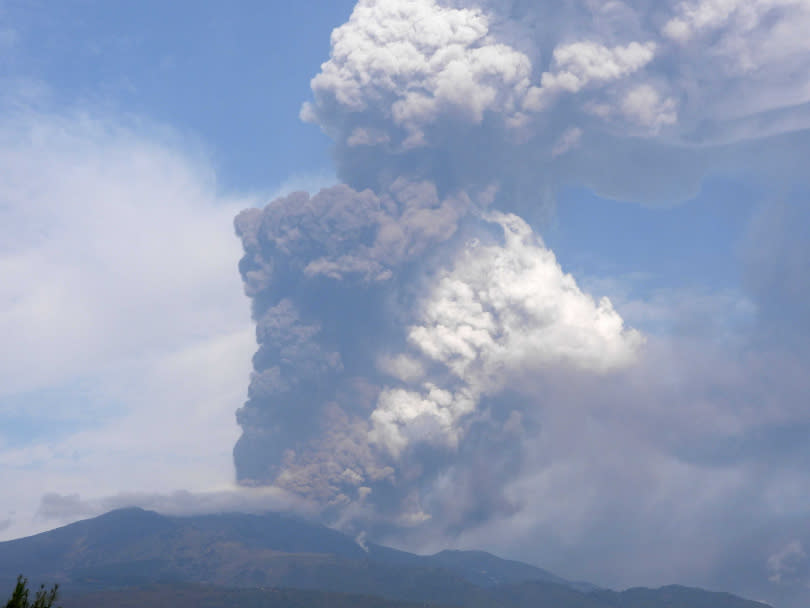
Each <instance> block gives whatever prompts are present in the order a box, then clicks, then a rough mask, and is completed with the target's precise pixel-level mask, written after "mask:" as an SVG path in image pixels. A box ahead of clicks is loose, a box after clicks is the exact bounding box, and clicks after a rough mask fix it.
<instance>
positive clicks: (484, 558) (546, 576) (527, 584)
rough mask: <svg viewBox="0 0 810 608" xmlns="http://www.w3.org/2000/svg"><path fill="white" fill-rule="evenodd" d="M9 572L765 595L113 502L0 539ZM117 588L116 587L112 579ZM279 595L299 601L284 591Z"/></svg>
mask: <svg viewBox="0 0 810 608" xmlns="http://www.w3.org/2000/svg"><path fill="white" fill-rule="evenodd" d="M20 573H23V574H25V575H26V576H27V577H29V579H30V580H31V581H32V583H36V584H39V583H40V582H42V583H46V584H50V583H59V584H60V585H61V587H62V589H63V590H64V592H65V593H66V597H67V598H74V600H75V598H76V597H78V596H80V595H81V597H83V598H84V600H83V601H85V603H86V604H87V605H88V606H89V605H94V604H93V599H92V598H93V597H96V598H98V597H100V596H99V595H98V594H99V593H102V594H106V595H105V596H104V597H107V598H108V600H107V601H113V600H112V599H109V598H113V597H119V600H120V601H119V603H115V602H113V603H110V604H108V605H109V606H115V605H121V606H125V605H129V604H127V603H126V601H127V600H125V599H124V598H125V597H130V598H131V597H132V594H136V593H137V594H147V595H149V594H150V593H151V594H152V595H154V594H155V593H157V594H158V595H160V596H161V597H163V598H166V597H169V596H171V597H175V596H176V597H175V600H177V602H180V603H177V604H176V605H181V604H182V601H181V599H177V598H181V597H185V598H187V599H188V598H191V597H198V599H199V597H201V596H204V597H205V598H207V599H206V602H207V604H206V605H211V606H223V607H225V606H228V605H230V604H229V603H228V602H230V601H231V600H230V599H228V598H233V597H237V596H239V594H238V593H236V591H234V589H238V588H241V589H250V588H253V589H258V591H261V589H262V588H264V589H265V591H267V589H268V588H273V589H278V588H287V589H300V590H310V591H315V590H317V591H320V592H324V593H351V594H363V595H364V596H366V597H370V596H378V599H379V598H385V599H386V600H398V601H405V602H417V603H420V602H421V603H428V602H429V603H433V604H444V605H448V606H470V607H472V608H494V607H495V606H505V607H511V608H523V607H528V606H533V607H538V606H539V607H542V606H554V607H555V608H566V607H570V608H636V607H637V606H638V607H640V606H642V605H643V606H644V607H645V608H657V607H659V606H660V607H661V608H664V607H665V608H681V607H683V608H687V607H688V608H700V607H703V606H706V607H707V608H708V607H709V606H712V607H713V608H714V607H717V608H720V607H722V608H762V606H764V605H763V604H759V603H756V602H749V601H746V600H742V599H740V598H737V597H734V596H731V595H726V594H721V595H722V598H720V596H719V595H716V594H710V593H709V592H705V591H701V590H695V589H686V588H682V587H672V588H669V587H667V588H663V589H660V590H628V591H626V592H614V591H607V590H602V589H599V588H597V587H595V586H593V585H589V584H588V583H580V582H570V581H567V580H566V579H564V578H562V577H559V576H557V575H555V574H552V573H550V572H548V571H546V570H543V569H541V568H537V567H535V566H532V565H529V564H524V563H522V562H516V561H512V560H505V559H501V558H499V557H496V556H494V555H491V554H489V553H485V552H482V551H442V552H440V553H437V554H435V555H430V556H422V555H416V554H413V553H408V552H405V551H399V550H396V549H392V548H389V547H384V546H382V545H373V544H372V545H369V546H368V547H367V548H366V549H364V548H362V547H360V546H359V545H358V544H357V543H356V542H355V541H354V540H353V539H351V538H350V537H348V536H346V535H344V534H342V533H340V532H337V531H335V530H332V529H330V528H327V527H325V526H322V525H319V524H314V523H311V522H308V521H304V520H302V519H297V518H295V517H290V516H286V515H281V514H278V513H267V514H263V515H249V514H238V513H229V514H217V515H195V516H183V517H177V516H165V515H160V514H158V513H154V512H151V511H144V510H142V509H137V508H130V509H121V510H117V511H112V512H110V513H106V514H104V515H101V516H99V517H96V518H93V519H88V520H84V521H80V522H76V523H73V524H70V525H68V526H64V527H62V528H58V529H56V530H52V531H50V532H45V533H42V534H38V535H36V536H31V537H28V538H22V539H17V540H13V541H7V542H3V543H0V585H3V586H4V587H5V588H8V589H11V588H12V586H13V581H14V580H15V579H16V576H17V575H18V574H20ZM156 584H159V585H161V586H160V587H159V591H155V587H154V585H156ZM189 585H198V587H193V588H190V587H189ZM120 588H127V591H126V592H116V591H114V590H116V589H120ZM190 589H193V592H192V591H190ZM229 589H230V590H229ZM258 591H257V593H258ZM88 593H89V594H90V595H87V594H88ZM115 593H119V595H118V596H116V595H115ZM267 593H270V592H269V591H267ZM290 593H292V592H290ZM111 594H112V595H111ZM127 594H129V595H127ZM201 594H202V595H201ZM234 594H235V595H234ZM282 595H283V594H282ZM150 597H151V596H150ZM250 597H251V598H252V599H251V602H254V600H255V602H258V603H256V604H255V605H265V604H266V605H267V606H275V605H279V606H281V604H277V601H278V600H279V598H280V597H282V596H281V595H279V594H278V593H276V594H275V595H273V594H270V595H267V596H265V595H262V594H261V593H259V595H255V596H250ZM284 597H285V598H287V599H285V600H284V601H287V600H289V601H291V602H293V603H294V602H295V601H298V600H297V599H295V598H296V597H297V596H294V594H292V595H289V597H288V596H284ZM318 597H320V596H318ZM217 598H218V599H217ZM290 598H292V599H290ZM143 599H144V601H145V602H146V603H147V604H149V605H152V602H151V600H150V601H147V598H146V597H145V596H144V597H143ZM321 599H323V598H322V597H321ZM721 600H722V601H721ZM115 601H118V600H115ZM156 601H157V600H156ZM188 601H189V602H191V603H190V604H189V605H194V603H193V601H192V600H191V599H188ZM234 601H236V600H234ZM319 601H320V600H319ZM341 601H348V600H345V598H343V599H340V598H337V597H336V598H335V605H339V604H340V602H341ZM364 601H365V600H364ZM375 601H377V600H375ZM211 602H213V603H211ZM217 602H220V603H219V604H217ZM262 602H265V604H263V603H262ZM268 602H269V603H268ZM273 602H276V604H274V603H273ZM712 602H714V603H712ZM718 602H720V603H718ZM361 603H362V602H361ZM67 605H68V606H69V605H70V603H69V602H68V604H67ZM234 605H236V604H234ZM291 605H292V604H291Z"/></svg>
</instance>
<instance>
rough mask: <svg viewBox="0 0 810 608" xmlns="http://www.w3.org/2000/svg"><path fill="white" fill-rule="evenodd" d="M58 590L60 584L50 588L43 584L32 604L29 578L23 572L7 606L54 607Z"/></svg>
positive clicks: (24, 607) (8, 607) (20, 607)
mask: <svg viewBox="0 0 810 608" xmlns="http://www.w3.org/2000/svg"><path fill="white" fill-rule="evenodd" d="M58 591H59V585H54V586H53V587H51V588H50V589H45V585H41V586H40V588H39V591H37V593H36V595H35V596H34V603H33V604H32V603H31V602H30V600H29V597H30V593H29V591H28V579H26V578H24V577H23V575H22V574H21V575H20V576H18V577H17V586H16V587H14V593H12V594H11V599H10V600H9V601H8V603H7V604H6V608H53V605H54V602H56V598H57V595H58Z"/></svg>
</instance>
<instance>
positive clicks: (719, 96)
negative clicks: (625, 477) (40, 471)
mask: <svg viewBox="0 0 810 608" xmlns="http://www.w3.org/2000/svg"><path fill="white" fill-rule="evenodd" d="M766 9H767V10H766ZM766 17H767V20H766ZM774 20H775V21H774ZM766 21H767V23H771V22H775V23H778V25H779V28H778V31H781V32H793V31H799V30H797V29H796V28H800V27H805V26H810V11H808V10H807V6H806V3H801V2H787V1H785V2H777V1H775V0H774V1H773V2H764V3H760V4H758V5H757V6H756V7H753V6H749V5H748V4H745V3H741V2H727V3H725V4H723V6H722V7H720V5H719V4H717V3H716V2H715V3H711V2H709V3H700V2H681V1H678V2H663V3H650V2H646V1H642V0H633V1H627V2H607V3H604V2H586V1H583V2H578V1H569V2H563V3H543V2H531V3H529V2H520V1H508V0H480V1H479V2H475V1H465V0H443V1H441V0H360V1H359V2H358V4H357V6H356V7H355V9H354V11H353V13H352V15H351V17H350V19H349V21H348V22H347V23H345V24H344V25H342V26H340V27H339V28H337V29H336V30H335V31H334V32H333V34H332V51H331V56H330V57H329V59H328V60H327V61H326V62H325V63H324V64H323V65H322V69H321V72H320V73H319V74H317V75H316V76H315V78H314V79H313V80H312V92H313V98H312V100H311V101H310V102H308V103H306V104H305V105H304V107H303V108H302V112H301V117H302V118H303V119H304V120H306V121H309V122H312V123H315V124H317V125H318V126H319V127H320V128H321V129H322V130H323V131H324V132H325V133H327V134H328V135H329V136H330V137H331V138H332V139H333V140H334V142H335V152H336V162H337V169H338V172H339V175H340V177H341V178H342V179H343V180H344V181H345V182H346V185H338V186H335V187H333V188H329V189H326V190H323V191H321V192H320V193H318V194H316V195H314V196H311V197H310V196H309V195H306V194H302V193H298V194H293V195H291V196H288V197H285V198H281V199H279V200H276V201H273V202H271V203H270V204H269V205H268V206H267V207H266V208H265V209H263V210H259V209H251V210H247V211H244V212H243V213H242V214H240V215H239V217H238V218H237V219H236V229H237V233H238V235H239V236H240V237H241V239H242V242H243V245H244V250H245V256H244V258H243V260H242V262H241V264H240V270H241V272H242V276H243V279H244V282H245V288H246V293H247V295H248V296H249V297H250V298H251V299H252V303H253V317H254V319H255V321H256V325H257V341H258V345H259V349H258V351H257V353H256V355H255V357H254V359H253V367H254V372H253V376H252V379H251V384H250V389H249V396H248V400H247V403H245V405H244V407H243V408H241V409H240V410H239V412H238V420H239V424H240V425H241V426H242V429H243V435H242V437H241V439H240V440H239V442H238V444H237V446H236V448H235V460H236V466H237V473H238V477H239V480H240V481H241V482H242V483H246V484H262V485H269V484H275V485H278V486H281V487H284V488H286V489H288V490H291V491H293V492H295V493H297V494H300V495H302V496H305V497H307V498H310V499H311V500H313V501H315V502H316V503H318V504H321V505H323V506H324V507H326V508H329V509H332V510H334V512H335V513H337V514H340V517H344V518H349V519H351V518H353V517H364V518H371V519H375V518H376V519H377V520H379V521H387V522H394V523H399V524H406V525H415V524H419V523H420V522H423V521H425V520H427V519H431V520H432V521H434V522H436V521H438V522H440V525H447V526H464V525H466V524H468V523H469V522H471V521H477V520H485V519H487V518H490V517H493V516H495V515H497V514H498V513H500V512H504V511H506V512H508V511H510V510H513V509H516V508H518V506H517V505H515V504H513V503H514V501H512V500H510V499H508V498H507V493H506V492H505V491H504V488H505V487H506V486H507V485H508V483H509V480H510V479H511V478H513V477H514V476H516V475H518V474H519V473H520V471H521V467H522V465H523V449H524V447H523V446H525V445H526V444H527V442H528V441H535V442H536V441H537V428H538V424H539V422H538V421H539V419H540V418H541V416H540V413H542V412H544V411H553V410H555V409H560V408H565V407H566V404H565V403H560V402H558V401H554V400H552V399H548V400H547V399H546V398H545V393H544V391H543V390H542V386H543V382H544V379H557V384H558V385H559V383H560V382H563V381H562V380H559V379H560V378H567V379H568V380H567V381H570V382H574V383H576V382H578V381H579V380H577V378H579V379H580V380H581V379H583V378H585V377H586V376H587V377H598V376H601V375H605V374H611V373H614V372H615V371H617V370H621V369H623V368H627V367H628V366H630V365H632V364H633V362H634V360H635V359H636V357H637V354H638V350H639V348H640V345H641V344H642V342H643V340H642V338H641V336H640V335H639V334H638V333H637V332H635V331H633V330H630V329H627V328H625V327H624V323H623V321H622V319H621V317H620V316H619V314H618V313H617V312H616V311H615V310H614V309H613V307H612V305H611V303H610V302H609V301H608V300H606V299H603V300H600V301H598V302H597V301H595V300H594V299H593V298H591V296H589V295H587V294H585V293H583V292H582V291H581V290H580V289H579V287H578V286H577V284H576V283H575V281H574V279H573V278H572V277H571V276H570V275H566V274H565V273H563V271H562V270H561V269H560V267H559V265H558V264H557V262H556V260H555V257H554V255H553V254H552V252H551V251H549V250H548V249H547V248H546V247H545V246H544V245H543V243H542V241H541V240H540V238H539V237H538V236H536V235H535V234H534V233H533V230H532V228H531V227H530V226H529V224H528V223H527V222H526V221H524V220H523V219H521V218H520V217H518V216H517V215H515V214H514V213H515V211H517V210H525V211H527V212H529V213H530V214H534V212H533V208H534V207H536V205H538V204H542V203H543V202H544V201H547V199H548V194H549V193H551V194H553V193H554V191H555V190H556V189H557V188H559V187H561V186H564V185H565V184H569V183H574V184H576V185H579V186H589V187H591V188H592V189H594V190H595V191H597V192H598V193H601V194H610V195H612V196H616V197H620V198H624V199H638V200H643V201H644V202H646V203H649V204H655V203H660V202H662V201H671V200H673V199H677V198H679V197H681V198H682V197H683V196H686V195H688V194H689V193H691V192H692V191H694V189H695V187H696V185H697V184H698V183H699V181H700V178H701V176H702V175H703V172H705V171H706V170H707V167H710V166H717V163H718V161H717V158H720V156H718V155H717V154H715V151H716V150H718V149H720V148H719V146H720V145H721V144H722V145H723V146H730V145H733V144H735V142H737V143H739V142H752V141H753V142H756V141H757V140H758V139H759V138H762V137H765V136H772V135H778V134H780V133H788V132H790V131H791V130H794V129H797V128H801V127H802V125H804V126H806V125H810V114H808V112H807V111H806V109H807V107H810V106H807V107H805V106H800V105H797V104H802V103H807V102H810V97H808V94H807V91H809V90H810V89H808V88H806V87H804V86H803V85H800V84H797V83H800V81H801V82H810V68H808V66H810V62H808V61H806V60H807V59H808V51H807V49H806V48H805V47H806V45H803V43H800V41H798V40H799V39H798V38H795V37H791V36H786V37H781V38H780V37H778V36H776V33H775V32H777V28H776V27H774V28H772V29H770V30H769V29H767V28H765V26H763V27H762V28H760V30H761V32H762V36H760V37H750V38H745V39H743V38H741V37H740V34H741V32H742V31H750V28H752V27H757V26H758V24H760V23H761V24H765V23H766ZM746 28H748V29H746ZM803 31H806V28H805V30H803ZM686 41H690V44H688V45H687V44H685V42H686ZM797 41H798V42H797ZM777 42H779V44H776V43H777ZM696 49H697V50H696ZM766 51H767V52H766ZM786 56H790V57H792V60H791V61H790V62H786V61H784V58H785V57H786ZM794 60H795V61H794ZM788 64H789V65H790V66H792V67H791V69H787V68H786V67H785V65H788ZM798 73H801V74H802V75H803V78H802V79H797V78H795V76H796V74H798ZM805 76H806V78H804V77H805ZM760 86H766V87H767V90H768V91H770V94H769V95H768V96H762V95H759V94H757V93H756V91H758V90H759V87H760ZM730 95H733V96H734V98H735V99H746V100H748V101H747V105H744V106H741V105H740V104H734V107H736V108H738V110H739V111H738V112H737V114H736V115H734V116H730V115H729V114H728V112H727V111H726V108H727V107H728V104H725V103H724V101H728V100H729V99H730V97H729V96H730ZM763 113H767V115H768V117H769V118H768V120H767V121H765V120H760V119H759V117H760V116H761V115H762V114H763ZM724 149H725V150H726V151H727V150H728V148H724ZM773 149H776V148H773ZM740 150H742V151H741V152H740V154H738V155H737V157H735V158H736V161H735V162H737V161H740V159H741V158H743V159H744V157H745V154H750V152H751V151H752V150H753V151H754V152H755V151H756V150H754V148H752V147H750V146H749V147H748V148H745V146H743V147H742V148H740ZM777 157H778V154H777ZM793 157H795V154H792V155H790V158H793ZM787 158H789V156H787V155H786V156H785V157H784V159H787ZM784 159H783V160H784ZM780 162H781V161H775V164H780ZM781 164H782V165H783V166H787V163H781ZM738 165H739V162H738ZM743 165H744V163H743ZM739 166H742V165H739ZM473 471H475V474H473V473H472V472H473ZM487 471H490V473H487Z"/></svg>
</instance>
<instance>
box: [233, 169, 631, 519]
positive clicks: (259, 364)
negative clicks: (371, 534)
mask: <svg viewBox="0 0 810 608" xmlns="http://www.w3.org/2000/svg"><path fill="white" fill-rule="evenodd" d="M488 203H489V198H488V196H487V195H486V194H485V195H484V196H483V197H478V198H477V199H475V200H473V199H471V198H470V197H468V196H467V195H464V194H457V195H454V196H450V197H447V198H444V199H442V198H440V197H439V196H438V194H437V189H436V188H435V187H434V186H432V185H431V184H429V183H424V182H422V183H409V182H406V181H403V180H399V181H397V182H395V183H394V184H392V187H391V189H390V190H389V191H388V192H387V193H385V194H383V195H377V194H374V193H373V192H371V191H368V190H367V191H363V192H356V191H354V190H352V189H350V188H349V187H347V186H343V185H340V186H335V187H333V188H329V189H326V190H322V191H321V192H320V193H318V194H317V195H315V196H312V197H310V196H309V195H307V194H303V193H298V194H293V195H290V196H288V197H286V198H282V199H279V200H276V201H273V202H272V203H270V204H269V205H268V206H267V207H266V208H265V209H263V210H258V209H251V210H247V211H244V212H243V213H241V214H240V215H239V216H238V217H237V219H236V228H237V232H238V234H239V236H240V237H241V238H242V241H243V244H244V248H245V256H244V258H243V259H242V262H241V264H240V269H241V271H242V275H243V278H244V281H245V285H246V291H247V293H248V295H249V296H250V297H251V298H252V300H253V315H254V318H255V320H256V323H257V332H256V333H257V341H258V343H259V350H258V351H257V353H256V355H255V356H254V358H253V365H254V370H255V371H254V374H253V377H252V380H251V384H250V390H249V399H248V401H247V403H246V404H245V406H244V407H243V408H242V409H241V410H240V411H239V413H238V420H239V423H240V424H241V426H242V428H243V435H242V438H241V439H240V441H239V443H238V445H237V446H236V449H235V458H236V465H237V472H238V476H239V479H240V481H241V482H242V483H245V484H259V485H267V484H274V485H278V486H280V487H282V488H284V489H286V490H290V491H292V492H294V493H296V494H298V495H301V496H304V497H306V498H308V499H311V500H313V501H315V502H316V503H319V504H321V505H323V506H326V507H334V508H338V507H341V508H346V507H352V508H353V509H354V510H357V509H360V510H362V511H363V512H364V513H365V515H364V517H371V518H372V519H381V520H383V521H394V522H397V523H406V524H414V523H419V522H420V521H423V520H425V519H428V518H430V517H432V516H433V515H434V513H435V512H436V510H437V509H438V510H439V511H441V510H442V508H443V507H442V506H441V502H442V500H443V498H444V493H445V492H446V491H447V488H445V489H443V490H441V491H439V490H437V487H436V484H444V485H448V484H449V483H450V482H449V481H448V477H447V474H448V472H449V471H451V470H452V471H453V475H457V476H458V475H460V476H462V477H463V476H464V475H467V474H468V473H469V471H467V472H466V473H465V472H464V469H465V467H468V466H470V464H471V463H470V461H468V460H467V459H466V458H460V456H459V455H460V454H463V453H466V452H474V453H477V455H478V457H490V456H491V457H492V458H500V457H503V456H502V455H506V454H509V453H510V452H512V451H513V450H511V449H508V448H507V446H508V439H509V437H510V436H511V437H513V436H514V435H515V434H516V433H518V434H519V433H520V432H521V428H522V423H523V421H524V419H525V416H526V415H525V413H524V412H523V411H522V410H523V409H524V407H526V406H525V405H524V404H523V403H522V402H520V400H518V401H513V400H509V399H502V398H501V396H502V394H503V393H504V390H505V388H506V387H507V384H508V383H509V381H510V379H514V378H518V377H520V376H521V375H524V374H532V373H533V371H534V370H537V369H551V368H559V369H581V370H587V371H589V372H593V373H606V372H609V371H611V370H614V369H619V368H622V367H625V366H627V365H629V364H630V363H632V361H633V360H634V358H635V356H636V352H637V349H638V347H639V346H640V344H641V338H640V336H639V335H638V334H637V333H636V332H634V331H631V330H627V329H625V328H624V326H623V322H622V319H621V318H620V317H619V315H618V314H617V313H616V312H615V311H614V310H613V308H612V307H611V304H610V302H609V301H607V300H606V299H605V300H602V301H600V302H598V303H597V302H594V300H593V299H592V298H591V297H590V296H588V295H587V294H584V293H583V292H582V291H581V290H580V289H579V288H578V287H577V285H576V283H575V281H574V280H573V278H572V277H571V276H570V275H566V274H564V273H563V272H562V270H561V269H560V267H559V265H558V264H557V262H556V259H555V258H554V255H553V254H552V253H551V252H550V251H549V250H548V249H546V248H545V247H544V246H543V244H542V242H541V241H540V240H539V239H538V238H537V237H536V236H534V235H533V233H532V230H531V228H530V227H529V226H528V225H527V224H526V223H525V222H523V221H522V220H521V219H520V218H518V217H516V216H513V215H503V214H500V213H495V212H487V211H485V210H484V208H485V207H486V205H487V204H488ZM528 407H531V406H528ZM490 452H491V453H490ZM514 457H517V456H516V455H515V456H514ZM506 481H507V477H504V478H503V480H502V481H501V483H505V482H506ZM481 500H491V497H488V496H486V495H485V494H481V495H480V497H479V498H478V499H477V500H471V501H470V504H469V507H468V509H467V510H469V511H476V510H481V505H480V504H479V503H480V501H481ZM489 510H490V507H487V508H486V509H483V511H486V512H489Z"/></svg>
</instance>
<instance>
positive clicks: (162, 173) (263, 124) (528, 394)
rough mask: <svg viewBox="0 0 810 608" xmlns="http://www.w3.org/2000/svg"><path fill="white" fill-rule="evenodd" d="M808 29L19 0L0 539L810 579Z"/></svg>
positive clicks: (620, 5)
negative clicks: (289, 536)
mask: <svg viewBox="0 0 810 608" xmlns="http://www.w3.org/2000/svg"><path fill="white" fill-rule="evenodd" d="M808 32H810V2H808V0H746V1H743V0H683V1H670V0H665V1H658V2H651V1H646V0H626V1H619V0H614V1H609V0H608V1H598V0H576V1H574V0H563V1H560V2H545V1H540V0H535V1H533V2H527V1H521V0H513V1H509V0H478V1H476V0H360V1H359V2H357V3H356V4H354V3H352V2H329V3H327V2H322V3H321V2H316V3H309V4H308V5H307V6H306V7H303V8H294V7H292V6H288V3H276V2H265V3H259V2H251V1H247V0H245V1H242V2H237V3H228V4H226V3H221V2H217V1H214V0H207V1H205V2H200V3H186V2H177V3H172V7H170V8H166V7H164V6H162V5H159V4H157V3H152V2H145V3H142V4H139V5H138V7H137V8H134V7H133V6H131V5H129V4H128V3H123V2H111V3H98V2H92V1H89V0H68V1H66V2H63V3H59V6H58V7H55V6H54V5H52V4H49V3H41V2H16V1H7V2H2V1H0V109H2V112H0V331H2V335H3V336H4V337H5V338H4V343H5V348H4V349H3V351H2V352H1V353H0V380H2V381H1V382H0V475H2V479H3V481H4V484H3V485H4V487H5V488H9V489H13V490H11V491H4V493H3V495H2V498H0V538H4V539H8V538H15V537H18V536H22V535H24V534H30V533H33V532H37V531H41V530H44V529H47V528H51V527H53V526H55V525H58V524H60V523H66V522H69V521H74V520H76V519H80V518H82V517H86V516H88V515H92V514H96V513H100V512H102V511H104V510H107V509H109V508H112V507H115V506H122V505H139V506H144V507H148V508H153V509H156V510H159V511H163V512H167V513H188V512H207V511H211V512H213V511H218V510H224V509H231V510H247V511H263V510H268V509H280V510H285V509H293V510H296V511H297V512H305V513H308V514H310V515H312V516H314V517H318V518H320V519H321V520H323V521H325V522H327V523H329V524H330V525H333V526H336V527H338V528H340V529H341V530H344V531H347V532H350V533H351V534H353V535H357V537H358V539H359V541H358V542H360V543H361V544H362V543H363V539H364V538H369V539H373V540H375V541H379V542H385V543H387V544H393V545H396V546H399V547H402V548H406V549H408V550H412V551H418V552H432V551H439V550H441V549H444V548H447V547H458V548H473V547H475V548H484V549H486V550H490V551H493V552H496V553H498V554H501V555H504V556H508V557H511V558H516V559H522V560H526V561H530V562H533V563H537V564H540V565H542V566H543V567H547V568H549V569H551V570H553V571H556V572H560V573H563V574H565V575H566V577H568V578H574V579H584V580H590V581H593V582H595V583H598V584H601V585H605V586H611V587H628V586H632V585H642V584H643V585H658V584H665V583H671V582H679V583H684V584H690V585H699V586H703V587H708V588H716V589H725V590H729V591H733V592H735V593H740V594H743V595H746V596H749V597H752V598H755V599H761V600H764V601H768V602H770V603H773V604H774V605H775V606H777V607H778V608H793V607H799V606H806V605H807V603H808V602H810V555H808V552H810V466H808V465H810V447H809V446H810V442H808V435H809V434H810V379H808V374H807V372H806V370H807V369H808V366H809V365H810V348H809V347H808V338H810V321H808V319H810V304H808V302H809V301H810V273H808V271H807V269H808V267H810V178H809V177H808V176H810V171H808V169H810V35H808ZM234 217H235V220H234V219H233V218H234ZM234 227H235V231H236V237H234V234H233V228H234ZM240 242H241V250H240ZM240 275H241V285H240ZM245 295H246V296H247V298H248V299H247V300H246V299H245ZM251 357H252V359H251ZM234 411H235V412H236V414H235V416H234ZM122 471H125V472H126V474H123V475H122V473H121V472H122Z"/></svg>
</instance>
